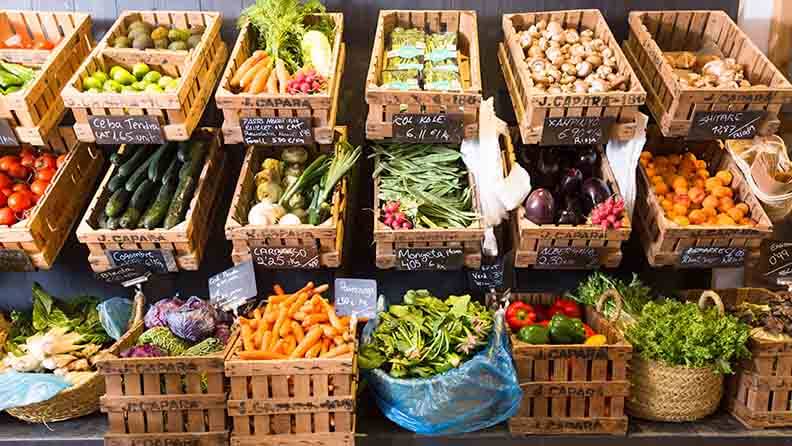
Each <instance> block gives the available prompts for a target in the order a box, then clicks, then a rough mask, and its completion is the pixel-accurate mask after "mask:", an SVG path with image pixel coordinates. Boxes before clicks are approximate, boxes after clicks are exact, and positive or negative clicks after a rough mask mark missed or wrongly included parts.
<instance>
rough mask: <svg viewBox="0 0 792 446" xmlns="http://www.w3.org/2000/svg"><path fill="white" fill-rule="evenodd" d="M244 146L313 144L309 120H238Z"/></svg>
mask: <svg viewBox="0 0 792 446" xmlns="http://www.w3.org/2000/svg"><path fill="white" fill-rule="evenodd" d="M239 121H240V124H241V126H242V139H243V140H244V141H245V144H259V145H265V146H277V145H289V146H306V145H311V144H313V142H314V138H313V128H312V127H311V118H292V117H276V116H271V117H270V116H262V117H260V118H259V117H252V118H240V120H239Z"/></svg>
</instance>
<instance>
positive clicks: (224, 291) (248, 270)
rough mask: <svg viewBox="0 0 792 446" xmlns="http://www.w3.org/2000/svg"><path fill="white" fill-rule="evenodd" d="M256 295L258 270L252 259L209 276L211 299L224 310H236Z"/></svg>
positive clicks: (213, 303)
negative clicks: (256, 270)
mask: <svg viewBox="0 0 792 446" xmlns="http://www.w3.org/2000/svg"><path fill="white" fill-rule="evenodd" d="M256 295H258V288H257V287H256V272H255V271H254V270H253V262H252V261H250V260H248V261H247V262H244V263H240V264H239V265H236V266H234V267H232V268H229V269H227V270H225V271H223V272H222V273H220V274H215V275H214V276H212V277H210V278H209V301H210V302H211V303H212V305H214V306H216V307H218V308H221V309H223V311H232V310H235V309H237V308H239V307H240V306H242V305H243V304H244V303H245V302H247V301H248V300H249V299H251V298H254V297H256Z"/></svg>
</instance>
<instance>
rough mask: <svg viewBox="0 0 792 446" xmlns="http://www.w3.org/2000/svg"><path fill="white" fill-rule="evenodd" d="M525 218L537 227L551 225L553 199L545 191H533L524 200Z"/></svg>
mask: <svg viewBox="0 0 792 446" xmlns="http://www.w3.org/2000/svg"><path fill="white" fill-rule="evenodd" d="M525 217H526V218H528V220H531V221H532V222H534V223H535V224H537V225H548V224H552V223H553V219H554V217H555V198H553V194H552V193H550V191H549V190H547V189H542V188H539V189H534V191H533V192H531V195H528V198H526V199H525Z"/></svg>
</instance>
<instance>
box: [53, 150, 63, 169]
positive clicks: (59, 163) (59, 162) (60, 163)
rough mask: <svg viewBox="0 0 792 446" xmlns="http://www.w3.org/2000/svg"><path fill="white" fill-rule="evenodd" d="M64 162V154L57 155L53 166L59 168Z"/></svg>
mask: <svg viewBox="0 0 792 446" xmlns="http://www.w3.org/2000/svg"><path fill="white" fill-rule="evenodd" d="M65 162H66V154H65V153H64V154H63V155H61V156H59V157H58V159H57V160H56V161H55V166H56V167H57V168H58V169H60V168H61V166H62V165H63V163H65Z"/></svg>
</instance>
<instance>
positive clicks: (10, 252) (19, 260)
mask: <svg viewBox="0 0 792 446" xmlns="http://www.w3.org/2000/svg"><path fill="white" fill-rule="evenodd" d="M0 271H13V272H27V271H33V263H32V262H31V261H30V257H29V256H28V255H27V253H26V252H25V251H20V250H18V249H0Z"/></svg>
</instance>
